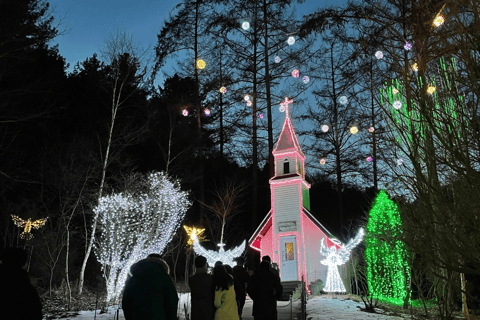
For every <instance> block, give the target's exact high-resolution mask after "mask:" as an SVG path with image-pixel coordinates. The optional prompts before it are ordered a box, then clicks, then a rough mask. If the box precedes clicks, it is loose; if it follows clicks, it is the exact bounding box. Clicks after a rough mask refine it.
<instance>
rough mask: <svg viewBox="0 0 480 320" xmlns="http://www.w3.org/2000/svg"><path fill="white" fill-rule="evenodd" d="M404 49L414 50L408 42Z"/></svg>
mask: <svg viewBox="0 0 480 320" xmlns="http://www.w3.org/2000/svg"><path fill="white" fill-rule="evenodd" d="M403 49H405V50H406V51H410V50H412V44H411V43H410V42H406V43H405V45H404V46H403Z"/></svg>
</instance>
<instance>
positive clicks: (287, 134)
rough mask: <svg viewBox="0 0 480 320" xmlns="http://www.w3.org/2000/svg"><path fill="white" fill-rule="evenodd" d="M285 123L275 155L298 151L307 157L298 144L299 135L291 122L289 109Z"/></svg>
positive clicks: (274, 151)
mask: <svg viewBox="0 0 480 320" xmlns="http://www.w3.org/2000/svg"><path fill="white" fill-rule="evenodd" d="M285 113H286V117H285V122H284V123H283V128H282V132H281V133H280V137H279V138H278V141H277V146H276V147H275V149H274V150H273V154H274V155H277V154H282V153H285V152H291V151H298V152H299V153H300V154H301V155H302V156H305V155H304V154H303V152H302V149H301V148H300V144H299V143H298V139H297V135H296V134H295V130H293V125H292V121H291V120H290V114H289V112H288V108H287V110H286V112H285Z"/></svg>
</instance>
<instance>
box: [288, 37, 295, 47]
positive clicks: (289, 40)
mask: <svg viewBox="0 0 480 320" xmlns="http://www.w3.org/2000/svg"><path fill="white" fill-rule="evenodd" d="M287 43H288V44H289V45H290V46H291V45H293V44H294V43H295V38H294V37H288V40H287Z"/></svg>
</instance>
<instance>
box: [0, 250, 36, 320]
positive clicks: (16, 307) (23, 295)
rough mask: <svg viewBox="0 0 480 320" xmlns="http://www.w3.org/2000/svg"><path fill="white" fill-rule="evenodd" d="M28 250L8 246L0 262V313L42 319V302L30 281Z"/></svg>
mask: <svg viewBox="0 0 480 320" xmlns="http://www.w3.org/2000/svg"><path fill="white" fill-rule="evenodd" d="M27 258H28V255H27V252H26V251H25V250H23V249H21V248H6V249H5V250H4V251H3V254H2V256H1V260H2V263H1V264H0V315H1V316H2V319H3V317H4V316H5V315H11V316H12V317H11V318H7V319H15V320H41V319H42V302H41V301H40V297H39V296H38V292H37V290H36V289H35V287H34V286H32V284H31V282H30V278H29V277H28V273H27V271H25V270H24V267H25V265H26V264H27Z"/></svg>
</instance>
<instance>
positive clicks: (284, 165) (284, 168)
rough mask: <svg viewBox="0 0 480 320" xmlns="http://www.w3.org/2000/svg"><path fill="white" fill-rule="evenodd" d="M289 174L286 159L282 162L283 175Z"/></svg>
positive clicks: (288, 165) (288, 164)
mask: <svg viewBox="0 0 480 320" xmlns="http://www.w3.org/2000/svg"><path fill="white" fill-rule="evenodd" d="M288 173H290V162H288V159H285V160H283V174H288Z"/></svg>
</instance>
